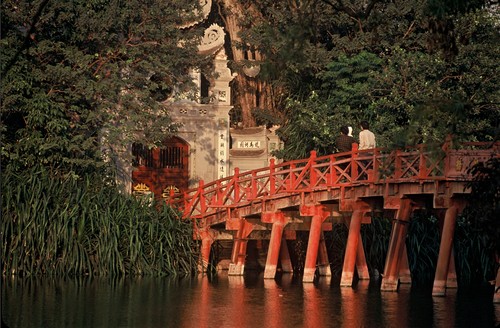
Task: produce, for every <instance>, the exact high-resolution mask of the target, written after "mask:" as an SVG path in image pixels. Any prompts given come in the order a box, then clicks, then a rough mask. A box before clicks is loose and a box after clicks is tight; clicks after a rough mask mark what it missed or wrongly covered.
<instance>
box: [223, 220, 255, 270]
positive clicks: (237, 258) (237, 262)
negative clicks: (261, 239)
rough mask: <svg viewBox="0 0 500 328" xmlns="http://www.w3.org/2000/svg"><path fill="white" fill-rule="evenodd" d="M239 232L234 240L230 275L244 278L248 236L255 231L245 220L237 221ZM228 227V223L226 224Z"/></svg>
mask: <svg viewBox="0 0 500 328" xmlns="http://www.w3.org/2000/svg"><path fill="white" fill-rule="evenodd" d="M235 221H238V222H237V225H238V230H237V232H236V236H235V238H234V243H233V251H232V254H231V263H230V264H229V270H228V275H230V276H242V275H243V273H244V271H245V260H246V254H247V245H248V239H247V237H248V235H250V233H251V232H252V230H253V224H251V223H249V222H248V221H247V220H245V219H236V220H235ZM226 226H227V223H226Z"/></svg>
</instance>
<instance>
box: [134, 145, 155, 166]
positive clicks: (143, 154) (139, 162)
mask: <svg viewBox="0 0 500 328" xmlns="http://www.w3.org/2000/svg"><path fill="white" fill-rule="evenodd" d="M132 156H133V159H132V165H133V166H135V167H137V166H146V167H153V150H152V149H148V148H147V147H146V146H144V145H142V144H139V143H134V144H133V145H132Z"/></svg>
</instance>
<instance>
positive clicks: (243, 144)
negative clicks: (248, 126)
mask: <svg viewBox="0 0 500 328" xmlns="http://www.w3.org/2000/svg"><path fill="white" fill-rule="evenodd" d="M238 148H246V149H258V148H260V141H238Z"/></svg>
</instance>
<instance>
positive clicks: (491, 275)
mask: <svg viewBox="0 0 500 328" xmlns="http://www.w3.org/2000/svg"><path fill="white" fill-rule="evenodd" d="M475 205H477V204H475ZM497 214H498V212H497ZM495 225H496V230H497V231H496V233H497V235H496V236H492V235H491V233H485V232H484V230H485V229H492V230H495V226H494V227H487V226H486V225H484V224H483V225H480V224H478V222H477V221H475V219H472V220H471V219H469V218H467V217H466V216H461V217H459V218H458V220H457V225H456V227H455V238H454V243H453V247H454V248H453V249H454V254H455V266H456V271H457V280H458V283H459V284H462V285H470V284H478V283H483V284H484V283H487V282H489V281H491V280H494V279H495V276H496V268H497V263H496V260H495V255H496V254H495V243H496V244H498V239H493V238H495V237H496V238H498V223H496V224H495ZM497 254H498V253H497Z"/></svg>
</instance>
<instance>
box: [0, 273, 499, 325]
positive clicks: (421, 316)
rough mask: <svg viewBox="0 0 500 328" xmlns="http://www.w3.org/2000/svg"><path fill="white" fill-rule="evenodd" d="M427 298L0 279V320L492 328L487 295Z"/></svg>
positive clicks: (325, 284) (376, 290)
mask: <svg viewBox="0 0 500 328" xmlns="http://www.w3.org/2000/svg"><path fill="white" fill-rule="evenodd" d="M431 294H432V293H431V290H414V289H412V288H411V287H410V286H409V285H402V286H401V287H400V290H399V291H398V292H380V285H379V284H377V283H374V282H371V283H369V282H367V281H360V282H358V283H357V284H356V285H355V286H354V287H352V288H350V287H349V288H347V287H342V288H341V287H340V286H339V280H337V279H330V278H323V277H321V278H319V279H317V280H316V281H315V282H314V283H302V281H301V278H300V277H294V276H293V275H291V274H286V275H285V274H284V275H282V276H279V277H277V278H276V279H263V275H262V274H257V273H249V274H246V275H245V276H244V277H239V276H227V274H226V275H224V274H221V275H219V276H216V277H212V278H209V277H207V276H198V277H194V278H183V279H175V278H130V279H128V278H123V279H115V280H110V279H52V278H47V277H44V278H38V279H34V278H32V279H4V280H3V283H2V318H3V320H4V321H5V322H6V323H7V324H8V326H9V327H11V328H14V327H47V328H50V327H75V328H77V327H181V328H184V327H185V328H190V327H201V328H211V327H216V328H224V327H242V328H245V327H257V328H267V327H269V328H274V327H276V328H278V327H280V328H281V327H287V328H289V327H290V328H298V327H305V328H308V327H315V328H316V327H344V328H351V327H494V326H495V324H497V323H498V315H499V313H498V312H499V309H498V306H500V305H494V304H493V303H492V296H491V295H492V293H491V290H486V291H484V290H483V291H481V292H478V290H475V291H474V292H467V291H457V290H450V291H449V292H448V291H447V295H446V297H439V298H433V297H432V296H431Z"/></svg>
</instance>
